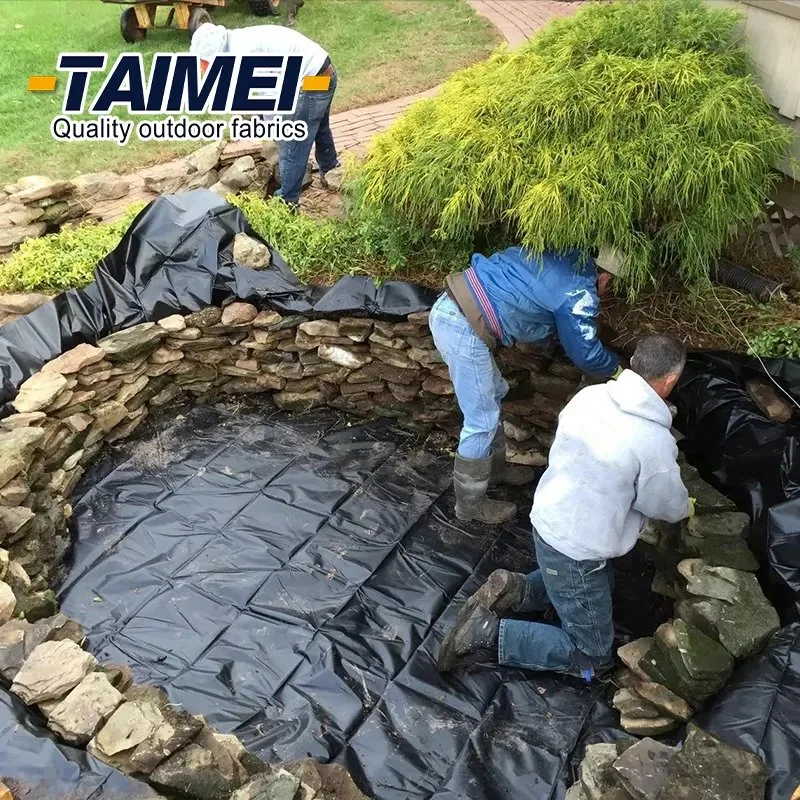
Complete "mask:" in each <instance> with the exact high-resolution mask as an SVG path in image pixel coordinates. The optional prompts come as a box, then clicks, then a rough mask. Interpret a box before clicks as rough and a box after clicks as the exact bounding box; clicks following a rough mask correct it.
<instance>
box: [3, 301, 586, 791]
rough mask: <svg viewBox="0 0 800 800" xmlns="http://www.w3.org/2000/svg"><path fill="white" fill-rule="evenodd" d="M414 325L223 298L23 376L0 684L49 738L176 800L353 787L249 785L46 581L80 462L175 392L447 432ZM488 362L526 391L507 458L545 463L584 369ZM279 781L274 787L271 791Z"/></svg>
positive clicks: (452, 424)
mask: <svg viewBox="0 0 800 800" xmlns="http://www.w3.org/2000/svg"><path fill="white" fill-rule="evenodd" d="M427 323H428V314H427V312H425V313H418V314H411V315H409V317H408V318H407V319H406V320H405V321H403V322H395V323H390V322H382V321H378V320H373V319H366V318H355V317H351V318H343V319H339V320H322V319H319V320H309V319H307V318H305V317H302V316H281V315H280V314H278V313H277V312H274V311H259V310H258V309H257V308H256V307H255V306H252V305H250V304H247V303H240V302H234V303H231V304H229V305H228V306H226V307H225V308H216V307H214V306H209V307H207V308H204V309H202V310H201V311H198V312H196V313H193V314H189V315H186V316H181V315H178V314H176V315H173V316H170V317H167V318H166V319H162V320H159V321H158V323H151V322H148V323H144V324H141V325H136V326H134V327H132V328H128V329H126V330H123V331H120V332H118V333H115V334H112V335H111V336H108V337H106V338H105V339H102V340H101V341H99V342H97V344H96V345H91V344H81V345H78V346H77V347H75V348H73V349H72V350H69V351H68V352H66V353H63V354H62V355H61V356H59V357H58V358H56V359H53V360H52V361H50V362H48V363H47V364H45V365H44V367H43V368H42V370H41V371H40V372H38V373H37V374H35V375H34V376H33V377H31V378H30V379H28V380H27V381H25V383H23V384H22V386H21V387H20V389H19V393H18V395H17V397H16V398H15V400H14V401H13V403H12V405H13V407H14V409H15V411H16V413H14V414H12V415H11V416H8V417H6V418H5V419H3V420H0V625H2V627H0V681H2V682H3V683H4V684H5V685H10V687H11V691H12V692H14V693H15V694H16V695H17V696H18V697H20V699H22V700H23V702H25V703H27V704H28V705H32V706H36V707H38V708H39V710H41V711H42V713H43V714H44V716H45V717H46V718H47V720H48V725H49V727H50V729H51V730H52V731H53V732H54V733H56V734H57V735H58V736H60V737H61V738H63V739H65V740H66V741H68V742H71V743H73V744H78V745H85V744H88V748H89V750H90V751H91V752H92V753H93V754H94V755H96V756H97V757H98V758H100V759H101V760H103V761H106V762H108V763H109V764H111V765H113V766H115V767H119V768H120V769H123V770H124V771H127V772H132V773H135V774H137V775H141V776H149V780H150V782H151V783H153V785H155V786H157V787H161V788H168V789H172V790H176V791H182V792H184V794H186V796H187V797H192V798H198V800H218V799H219V798H227V797H228V796H230V794H231V792H232V791H233V790H234V789H237V788H238V787H243V788H241V789H240V791H239V793H237V794H234V798H235V800H251V798H260V797H262V796H264V797H272V796H275V797H279V796H280V797H286V798H289V800H292V798H294V797H295V795H298V793H299V792H301V790H302V792H303V793H302V794H299V795H298V796H302V797H303V798H308V800H311V798H313V797H316V796H317V793H318V792H321V793H322V794H324V796H325V797H326V798H328V800H333V798H336V797H342V798H344V797H347V798H353V799H354V800H358V798H360V797H362V795H361V794H360V792H358V790H357V789H356V787H355V785H354V784H352V781H351V780H350V779H349V776H347V774H346V773H342V774H340V772H341V770H340V768H338V767H325V766H322V765H314V764H312V763H311V762H304V763H303V764H302V765H300V766H299V767H291V768H290V770H289V771H288V772H287V771H285V770H284V771H280V770H276V769H273V770H269V771H267V772H264V773H263V774H262V775H259V777H258V778H257V779H256V780H255V781H254V782H252V783H250V784H247V785H245V782H246V781H247V779H248V778H249V775H250V773H251V772H254V771H263V770H266V769H267V768H266V767H265V765H263V764H261V763H260V762H258V760H257V759H253V757H252V756H249V755H248V754H246V753H245V752H244V751H243V748H242V747H241V745H240V744H239V743H238V741H237V740H236V739H235V738H234V737H230V736H222V735H220V734H217V733H216V732H214V731H211V730H210V729H209V728H208V727H207V726H206V725H205V723H204V722H203V721H202V720H195V719H194V718H193V717H191V716H190V715H189V714H187V713H186V712H183V711H180V710H175V709H173V708H172V707H170V706H168V705H167V703H166V698H165V697H164V696H163V695H162V694H161V693H160V692H158V691H157V690H154V689H150V688H148V687H136V686H134V687H130V672H129V670H127V668H125V667H120V666H115V665H105V666H103V665H98V664H97V663H96V661H95V659H94V657H93V656H91V655H90V654H88V653H86V652H84V651H83V650H82V649H81V647H80V646H79V645H80V643H82V641H83V630H82V629H81V627H80V625H78V624H77V623H75V622H73V621H71V620H67V619H66V618H65V617H64V616H63V615H61V614H58V613H57V604H56V598H55V596H54V594H53V592H52V591H51V590H50V589H49V588H48V585H49V582H50V579H51V577H52V575H53V573H54V570H55V568H56V566H57V564H58V563H59V560H60V556H61V554H62V553H63V551H64V549H65V547H66V544H67V531H66V525H67V520H68V519H69V516H70V515H71V513H72V509H71V507H70V505H69V502H68V498H69V496H70V493H71V492H72V489H73V488H74V487H75V485H76V484H77V483H78V481H79V480H80V478H81V476H82V475H83V472H84V469H85V467H86V465H87V464H88V463H89V462H90V461H91V460H92V459H93V458H94V457H95V455H97V453H98V452H99V450H100V448H101V447H102V446H103V444H104V443H113V442H118V441H120V440H122V439H124V438H125V437H127V436H129V435H130V434H131V433H132V432H133V431H134V430H135V429H136V428H137V427H138V426H139V425H141V423H142V422H143V421H144V420H145V419H146V417H147V415H148V414H149V412H150V410H151V409H153V408H158V407H160V406H165V405H168V404H171V403H173V402H174V401H176V400H177V399H178V398H179V397H180V396H182V395H193V396H195V397H198V398H199V399H203V400H207V399H212V398H214V397H216V396H218V395H220V394H229V395H230V394H239V393H251V392H261V393H266V394H268V395H269V396H271V399H272V401H274V403H275V404H276V405H277V406H278V407H279V408H283V409H287V410H292V411H306V410H309V409H312V408H315V407H319V406H325V405H327V406H332V407H335V408H337V409H340V410H342V411H346V412H349V413H352V414H355V415H358V416H364V417H374V416H387V417H391V418H394V419H395V420H396V422H397V424H399V425H401V426H405V427H407V428H409V429H411V430H413V431H416V432H429V431H432V430H434V429H439V430H441V431H444V432H446V433H447V434H448V435H450V436H452V437H453V441H454V442H455V435H456V433H457V431H458V428H459V426H460V415H459V412H458V409H457V406H456V403H455V398H454V395H453V387H452V384H451V383H450V380H449V378H448V373H447V368H446V367H445V365H444V364H443V363H442V361H441V359H440V357H439V355H438V353H437V351H436V349H435V347H434V344H433V340H432V338H431V335H430V332H429V330H428V324H427ZM499 360H500V362H501V364H502V368H503V371H504V375H505V376H506V378H507V380H508V381H509V383H510V384H511V386H512V387H514V388H515V390H516V391H517V392H518V394H519V395H520V396H521V397H524V398H525V399H523V400H510V401H509V402H508V403H507V404H506V410H507V412H508V415H509V416H508V419H507V421H506V423H505V425H506V432H507V433H508V436H509V448H508V458H509V460H510V461H512V462H515V463H521V464H530V465H538V466H541V465H544V464H545V463H546V452H547V448H548V447H549V443H550V442H551V441H552V436H553V429H554V427H555V423H556V418H557V414H558V411H559V410H560V408H561V407H562V406H563V404H564V402H565V400H566V398H567V397H568V396H569V395H570V394H572V393H574V391H575V390H576V389H577V387H578V384H579V380H580V373H579V372H578V371H577V370H576V369H575V368H574V367H572V366H571V365H569V364H565V363H561V362H560V361H558V360H554V359H552V358H549V357H547V356H544V355H542V354H541V353H534V352H533V351H530V350H526V349H524V348H511V349H506V350H505V351H503V352H502V353H501V354H500V356H499ZM3 623H5V624H4V625H3ZM337 770H339V771H338V772H337ZM292 772H293V773H294V774H292ZM334 773H335V774H334ZM326 776H327V777H326ZM301 779H302V781H303V786H302V787H301V785H300V780H301ZM274 781H277V782H278V783H276V784H275V787H274V791H275V792H278V791H280V792H284V793H283V794H274V795H273V794H270V793H269V792H271V791H273V786H272V783H273V782H274ZM326 781H327V783H326ZM308 786H311V787H312V788H313V787H315V788H313V791H312V790H311V789H309V788H307V787H308ZM337 786H338V787H339V788H338V789H335V788H332V787H337ZM326 787H327V788H326ZM337 791H338V792H340V793H341V794H337Z"/></svg>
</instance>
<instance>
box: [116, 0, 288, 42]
mask: <svg viewBox="0 0 800 800" xmlns="http://www.w3.org/2000/svg"><path fill="white" fill-rule="evenodd" d="M248 1H249V5H250V11H251V13H252V14H253V15H255V16H258V17H263V16H269V15H272V16H276V15H278V14H279V13H280V6H281V0H248ZM103 2H104V3H114V4H116V5H126V6H129V8H126V9H125V10H124V11H123V12H122V14H121V15H120V20H119V28H120V32H121V33H122V38H123V39H124V40H125V41H126V42H130V43H131V44H134V43H136V42H141V41H142V40H143V39H144V38H145V36H147V31H148V30H151V29H153V28H159V27H161V28H169V26H170V25H172V23H173V21H174V22H175V27H176V28H177V29H178V30H180V31H189V32H190V33H191V32H192V31H194V29H195V28H196V27H197V20H198V18H199V16H200V13H201V12H202V10H203V9H204V8H205V9H206V10H208V9H209V8H211V7H213V6H217V7H223V6H225V5H227V2H228V0H103ZM284 3H285V4H286V5H288V6H289V8H290V18H291V19H292V20H293V18H294V14H296V11H297V8H299V7H300V6H301V5H303V0H284ZM159 6H165V7H168V8H169V14H168V16H167V21H166V23H165V24H164V25H156V11H157V10H158V7H159Z"/></svg>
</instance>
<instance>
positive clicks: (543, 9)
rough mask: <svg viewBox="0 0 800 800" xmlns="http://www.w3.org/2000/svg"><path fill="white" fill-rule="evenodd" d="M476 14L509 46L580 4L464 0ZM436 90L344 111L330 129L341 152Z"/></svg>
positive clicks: (548, 0)
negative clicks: (496, 30) (503, 38)
mask: <svg viewBox="0 0 800 800" xmlns="http://www.w3.org/2000/svg"><path fill="white" fill-rule="evenodd" d="M467 2H468V3H469V4H470V5H471V6H472V8H473V9H475V12H476V13H478V14H480V15H481V16H482V17H486V19H488V20H489V21H490V22H491V23H492V24H493V25H494V26H495V27H496V28H497V29H498V30H499V31H500V33H501V34H502V35H503V36H504V37H505V39H506V41H507V42H508V43H509V45H511V47H516V46H517V45H519V44H522V42H524V41H526V40H527V39H529V38H530V36H531V34H532V33H534V32H535V31H537V30H538V29H539V28H541V27H542V26H543V25H544V24H545V23H547V22H549V21H550V20H551V19H553V17H567V16H569V15H570V14H572V13H573V12H574V11H575V10H576V9H577V8H578V6H580V5H581V2H579V1H578V2H560V1H559V0H467ZM435 92H436V87H434V88H433V89H428V91H426V92H422V93H420V94H415V95H411V96H410V97H401V98H399V99H397V100H390V101H389V102H388V103H380V104H379V105H376V106H367V107H366V108H356V109H353V110H352V111H343V112H342V113H341V114H334V115H333V116H332V117H331V129H332V131H333V136H334V139H335V140H336V145H337V147H338V148H339V149H340V150H353V149H356V150H358V149H361V148H363V146H364V145H365V144H366V143H367V142H368V141H369V140H370V139H371V138H372V137H373V136H374V135H375V134H376V133H377V132H378V131H382V130H385V129H386V128H388V127H389V125H391V123H392V122H393V120H394V119H395V117H397V116H398V114H400V112H401V111H403V110H405V109H406V108H407V107H408V106H410V105H411V103H413V102H414V101H415V100H418V99H419V98H420V97H429V96H430V95H432V94H434V93H435Z"/></svg>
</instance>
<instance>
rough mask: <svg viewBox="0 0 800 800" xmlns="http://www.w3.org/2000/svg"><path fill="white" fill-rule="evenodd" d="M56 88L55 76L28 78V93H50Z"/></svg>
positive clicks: (33, 76)
mask: <svg viewBox="0 0 800 800" xmlns="http://www.w3.org/2000/svg"><path fill="white" fill-rule="evenodd" d="M55 88H56V76H55V75H31V76H30V78H28V91H29V92H52V91H55Z"/></svg>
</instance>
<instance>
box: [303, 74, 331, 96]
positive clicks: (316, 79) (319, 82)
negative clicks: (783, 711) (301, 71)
mask: <svg viewBox="0 0 800 800" xmlns="http://www.w3.org/2000/svg"><path fill="white" fill-rule="evenodd" d="M330 86H331V76H330V75H307V76H306V77H305V78H303V85H302V89H303V91H304V92H327V91H328V89H330Z"/></svg>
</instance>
